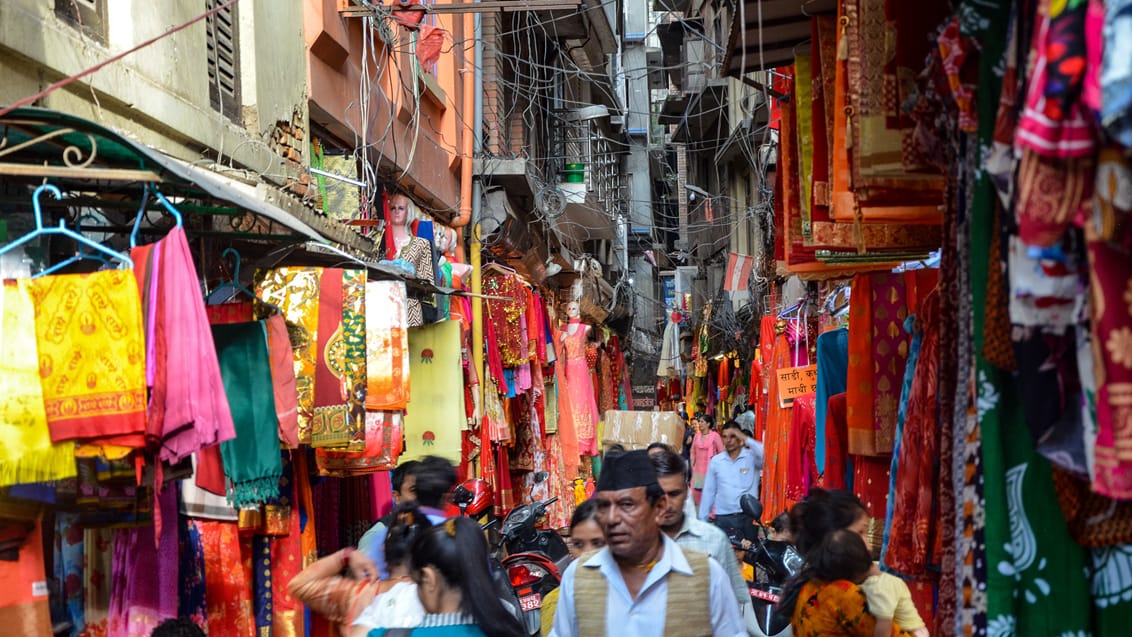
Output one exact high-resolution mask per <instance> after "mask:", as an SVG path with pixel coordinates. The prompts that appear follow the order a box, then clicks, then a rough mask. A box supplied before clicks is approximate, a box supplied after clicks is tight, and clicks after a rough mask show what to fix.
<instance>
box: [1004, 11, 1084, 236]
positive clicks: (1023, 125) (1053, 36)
mask: <svg viewBox="0 0 1132 637" xmlns="http://www.w3.org/2000/svg"><path fill="white" fill-rule="evenodd" d="M1054 4H1055V3H1051V2H1050V1H1049V0H1043V1H1042V2H1040V3H1039V4H1038V15H1037V20H1036V22H1035V25H1034V37H1033V44H1032V50H1031V52H1030V65H1029V67H1030V68H1029V71H1030V72H1029V76H1028V78H1027V80H1028V81H1027V83H1028V89H1027V95H1026V105H1025V109H1023V111H1022V114H1021V116H1020V117H1019V121H1018V128H1017V130H1016V132H1015V144H1016V146H1018V148H1019V152H1020V153H1021V160H1020V165H1019V171H1018V181H1017V198H1018V202H1017V209H1016V211H1015V214H1016V216H1017V218H1018V233H1019V236H1020V237H1021V238H1022V240H1023V241H1025V242H1026V243H1027V244H1030V245H1038V246H1049V245H1051V244H1053V243H1054V242H1056V241H1057V240H1058V239H1059V238H1060V237H1061V233H1062V232H1064V231H1065V229H1066V228H1068V227H1069V225H1070V224H1072V223H1073V221H1074V218H1075V217H1076V216H1077V215H1078V214H1080V213H1081V212H1082V208H1083V207H1084V206H1085V205H1087V204H1088V202H1089V198H1090V196H1091V195H1092V190H1093V176H1094V169H1095V160H1094V157H1095V154H1096V150H1097V140H1096V133H1095V124H1094V122H1093V117H1092V116H1091V115H1090V114H1089V113H1088V112H1087V109H1086V108H1085V106H1084V105H1083V104H1082V103H1081V102H1080V101H1079V99H1078V98H1079V95H1080V93H1079V91H1080V82H1079V79H1078V81H1077V90H1076V91H1073V89H1072V88H1071V87H1070V86H1068V85H1066V83H1065V81H1064V80H1065V78H1063V77H1062V78H1059V77H1058V75H1059V74H1060V71H1061V70H1063V69H1064V70H1068V69H1069V68H1070V67H1071V66H1078V65H1082V66H1083V64H1084V50H1083V49H1084V43H1083V41H1078V42H1076V44H1073V41H1074V40H1083V36H1084V33H1083V29H1084V23H1083V20H1082V21H1081V23H1080V24H1075V25H1063V26H1062V27H1061V28H1058V29H1054V25H1053V22H1054V21H1055V19H1056V20H1060V17H1062V16H1057V17H1055V16H1054V15H1052V13H1053V11H1054V8H1053V7H1054ZM1056 4H1057V6H1058V7H1060V9H1059V10H1060V11H1061V12H1062V13H1063V14H1081V15H1079V17H1081V18H1083V14H1084V12H1085V11H1086V7H1087V4H1088V3H1087V2H1075V3H1073V7H1072V8H1066V4H1065V3H1056ZM1078 45H1079V47H1080V50H1077V46H1078ZM1051 55H1052V56H1053V57H1052V59H1051ZM1058 56H1066V57H1069V58H1073V59H1072V60H1067V62H1068V64H1065V65H1062V64H1059V63H1058ZM1072 93H1076V94H1075V95H1072V98H1071V99H1066V98H1070V97H1071V95H1070V94H1072Z"/></svg>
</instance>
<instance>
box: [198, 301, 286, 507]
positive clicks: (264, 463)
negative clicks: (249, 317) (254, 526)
mask: <svg viewBox="0 0 1132 637" xmlns="http://www.w3.org/2000/svg"><path fill="white" fill-rule="evenodd" d="M212 334H213V339H214V340H215V342H216V349H217V354H218V358H219V360H220V371H221V374H222V375H223V377H224V389H225V391H226V392H227V394H228V403H229V405H230V406H231V408H232V418H233V420H234V421H235V423H236V438H235V439H234V440H229V441H227V442H223V443H221V444H220V455H221V457H222V458H223V460H224V472H225V475H226V476H227V477H228V498H229V501H230V502H232V504H233V505H235V506H237V507H243V506H246V505H252V504H255V503H258V502H264V501H266V500H267V499H268V498H276V497H278V496H279V478H280V476H281V475H282V473H283V466H282V464H281V462H280V456H279V452H280V447H279V421H278V418H277V416H276V414H275V403H274V399H273V393H274V390H273V388H272V385H271V361H270V358H269V355H268V351H267V333H266V331H265V329H264V326H263V322H262V321H255V322H251V323H230V324H228V325H214V326H212Z"/></svg>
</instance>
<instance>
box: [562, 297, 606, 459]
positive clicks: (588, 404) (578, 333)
mask: <svg viewBox="0 0 1132 637" xmlns="http://www.w3.org/2000/svg"><path fill="white" fill-rule="evenodd" d="M566 316H567V319H568V321H567V323H566V327H565V329H563V330H562V331H561V332H559V337H558V338H559V342H560V343H561V345H562V352H563V355H564V358H565V367H564V371H565V374H563V378H564V380H565V381H566V388H565V389H566V391H565V392H564V393H565V395H566V398H567V400H568V401H569V404H570V413H571V415H572V416H573V421H574V431H575V432H576V433H577V436H578V452H579V453H580V454H581V455H583V456H596V455H597V423H598V420H599V419H600V416H599V415H598V411H597V400H596V399H595V398H594V387H593V381H592V380H591V378H590V368H589V365H587V364H586V335H587V334H588V333H589V331H590V326H589V325H586V324H585V323H582V317H581V311H580V308H579V306H578V302H577V301H571V302H569V303H567V304H566Z"/></svg>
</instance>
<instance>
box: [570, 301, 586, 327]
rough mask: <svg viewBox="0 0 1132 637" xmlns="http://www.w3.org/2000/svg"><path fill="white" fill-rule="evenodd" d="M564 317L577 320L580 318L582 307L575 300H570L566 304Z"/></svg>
mask: <svg viewBox="0 0 1132 637" xmlns="http://www.w3.org/2000/svg"><path fill="white" fill-rule="evenodd" d="M566 318H568V319H570V321H571V322H577V321H580V320H581V319H582V307H581V306H580V305H578V302H577V301H570V302H569V303H567V304H566Z"/></svg>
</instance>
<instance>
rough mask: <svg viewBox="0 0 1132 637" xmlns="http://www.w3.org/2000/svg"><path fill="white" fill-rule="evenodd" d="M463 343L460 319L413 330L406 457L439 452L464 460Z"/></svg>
mask: <svg viewBox="0 0 1132 637" xmlns="http://www.w3.org/2000/svg"><path fill="white" fill-rule="evenodd" d="M460 342H461V338H460V322H459V321H442V322H440V323H434V324H432V325H426V326H424V327H415V328H412V329H410V330H409V374H410V375H411V376H412V378H413V379H414V383H413V386H414V389H413V395H412V398H411V400H410V401H409V407H408V411H407V413H406V414H405V419H404V432H405V434H404V435H405V452H404V454H403V455H402V459H404V460H416V459H420V458H422V457H424V456H428V455H436V456H441V457H443V458H448V459H449V460H450V461H452V462H453V463H454V464H459V463H460V449H461V444H462V443H461V436H460V429H461V424H462V423H463V422H464V392H463V386H464V375H463V371H462V367H461V364H460V356H461V348H460Z"/></svg>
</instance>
